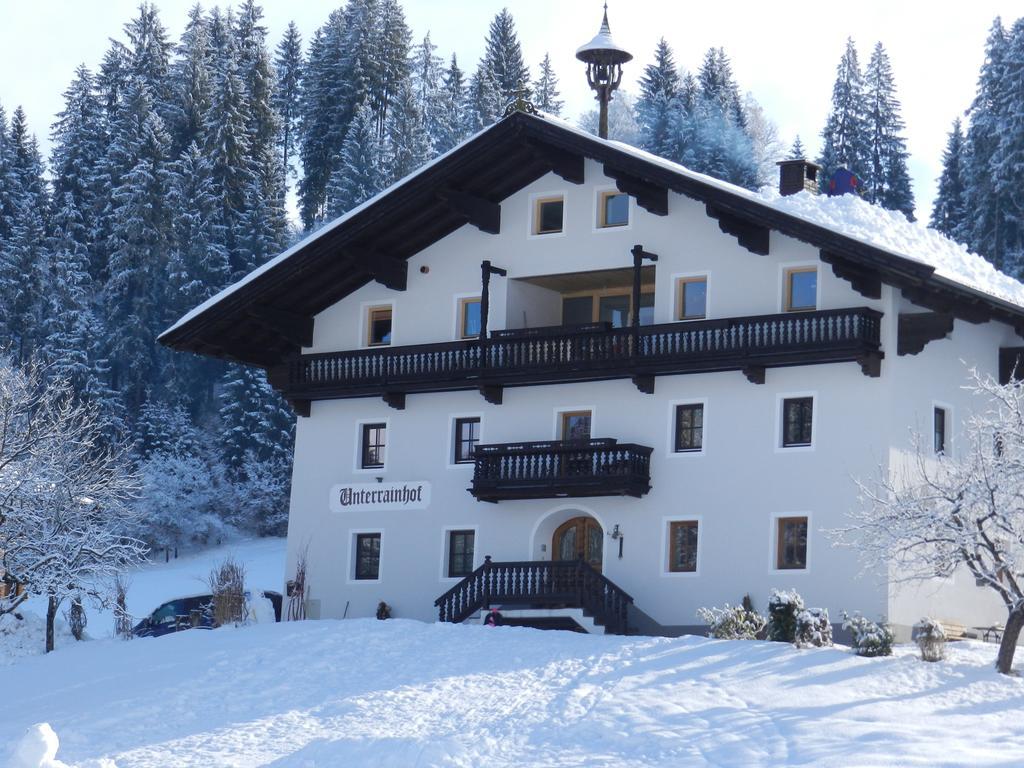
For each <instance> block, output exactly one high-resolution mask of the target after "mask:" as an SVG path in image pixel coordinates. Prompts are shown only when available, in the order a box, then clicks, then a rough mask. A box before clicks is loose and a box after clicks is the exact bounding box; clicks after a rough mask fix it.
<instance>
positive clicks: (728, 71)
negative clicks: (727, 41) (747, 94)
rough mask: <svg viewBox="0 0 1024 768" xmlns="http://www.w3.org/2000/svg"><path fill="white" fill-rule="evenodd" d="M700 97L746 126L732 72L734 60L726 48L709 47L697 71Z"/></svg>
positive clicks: (742, 125)
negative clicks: (731, 59) (730, 59)
mask: <svg viewBox="0 0 1024 768" xmlns="http://www.w3.org/2000/svg"><path fill="white" fill-rule="evenodd" d="M697 84H698V87H699V89H700V91H699V93H700V98H701V99H702V100H703V101H704V102H706V103H708V104H714V105H716V106H717V107H718V108H719V110H721V112H722V115H723V116H724V117H725V118H726V119H727V120H729V121H731V122H732V123H734V124H735V125H737V126H739V127H740V128H746V125H747V119H746V115H745V114H744V111H743V101H742V99H741V98H740V89H739V86H738V85H737V84H736V79H735V77H733V73H732V62H731V61H729V57H728V55H726V53H725V49H724V48H709V49H708V52H707V53H706V54H705V55H704V61H703V63H702V64H701V67H700V70H699V71H698V73H697Z"/></svg>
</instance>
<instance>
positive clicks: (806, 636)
mask: <svg viewBox="0 0 1024 768" xmlns="http://www.w3.org/2000/svg"><path fill="white" fill-rule="evenodd" d="M794 642H795V643H796V646H797V648H810V647H813V648H821V647H823V646H826V645H832V623H831V622H830V621H829V619H828V609H827V608H805V609H804V610H802V611H800V613H798V614H797V615H796V637H795V638H794Z"/></svg>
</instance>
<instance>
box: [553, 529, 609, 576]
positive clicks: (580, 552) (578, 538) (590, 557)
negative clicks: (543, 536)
mask: <svg viewBox="0 0 1024 768" xmlns="http://www.w3.org/2000/svg"><path fill="white" fill-rule="evenodd" d="M603 551H604V531H603V530H602V529H601V526H600V525H599V524H598V522H597V520H595V519H594V518H592V517H574V518H572V519H571V520H567V521H566V522H564V523H562V524H561V525H560V526H558V528H557V529H556V530H555V535H554V536H553V537H552V539H551V559H552V560H576V559H578V558H580V557H582V558H583V559H584V560H586V561H587V562H588V563H589V564H590V565H591V566H592V567H593V568H594V569H595V570H597V571H600V570H601V561H602V556H603Z"/></svg>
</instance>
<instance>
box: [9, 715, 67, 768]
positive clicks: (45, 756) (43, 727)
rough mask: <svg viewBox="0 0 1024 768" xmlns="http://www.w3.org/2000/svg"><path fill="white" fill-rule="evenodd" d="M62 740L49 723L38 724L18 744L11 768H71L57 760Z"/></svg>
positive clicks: (11, 761) (10, 763)
mask: <svg viewBox="0 0 1024 768" xmlns="http://www.w3.org/2000/svg"><path fill="white" fill-rule="evenodd" d="M59 748H60V740H59V739H58V738H57V734H56V733H55V732H54V730H53V728H51V727H50V724H49V723H36V724H35V725H33V726H32V727H31V728H29V729H28V730H27V731H26V732H25V735H24V736H23V737H22V738H21V741H20V742H18V744H17V746H15V748H14V752H13V754H12V755H11V760H10V762H9V763H8V766H9V768H71V767H70V766H69V765H68V764H67V763H62V762H61V761H60V760H58V759H57V750H58V749H59Z"/></svg>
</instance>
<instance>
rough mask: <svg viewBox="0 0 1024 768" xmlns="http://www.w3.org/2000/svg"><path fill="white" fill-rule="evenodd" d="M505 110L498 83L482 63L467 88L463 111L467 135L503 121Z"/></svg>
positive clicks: (464, 127) (464, 129)
mask: <svg viewBox="0 0 1024 768" xmlns="http://www.w3.org/2000/svg"><path fill="white" fill-rule="evenodd" d="M504 109H505V102H503V100H502V95H501V88H500V87H499V86H498V81H497V79H496V78H495V77H494V74H493V73H492V72H491V71H490V69H488V68H487V65H486V64H484V63H481V65H480V66H479V67H477V70H476V72H474V73H473V77H471V78H470V80H469V85H468V86H467V87H466V101H465V104H464V105H463V109H462V114H463V118H464V120H465V125H464V126H463V131H464V133H465V135H467V136H468V135H470V134H473V133H476V132H477V131H480V130H482V129H484V128H486V127H487V126H489V125H493V124H494V123H496V122H497V121H498V120H500V119H501V116H502V114H503V113H504Z"/></svg>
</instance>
